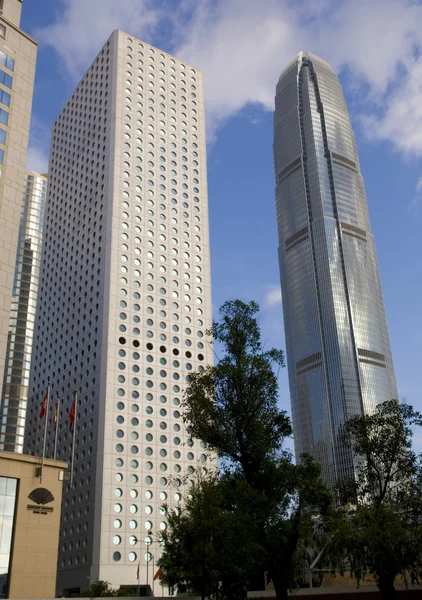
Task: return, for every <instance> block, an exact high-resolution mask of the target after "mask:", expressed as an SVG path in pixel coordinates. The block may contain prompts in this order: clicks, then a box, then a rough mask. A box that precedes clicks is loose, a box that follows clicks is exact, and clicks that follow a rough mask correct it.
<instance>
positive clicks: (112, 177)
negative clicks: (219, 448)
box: [25, 31, 212, 595]
mask: <svg viewBox="0 0 422 600" xmlns="http://www.w3.org/2000/svg"><path fill="white" fill-rule="evenodd" d="M210 324H211V290H210V256H209V239H208V206H207V176H206V147H205V122H204V106H203V91H202V74H201V72H200V71H198V70H197V69H195V68H192V67H191V66H190V65H188V64H186V63H184V62H183V61H180V60H178V59H176V58H174V57H172V56H169V55H168V54H166V53H164V52H162V51H160V50H157V49H156V48H153V47H151V46H149V45H148V44H145V43H144V42H141V41H140V40H138V39H135V38H134V37H133V36H130V35H128V34H126V33H123V32H122V31H115V32H113V34H112V35H111V37H110V38H109V40H108V42H107V43H106V45H105V46H104V48H103V49H102V50H101V52H100V53H99V54H98V56H97V58H96V59H95V60H94V62H93V63H92V65H91V66H90V68H89V69H88V71H87V73H86V74H85V75H84V77H83V78H82V80H81V82H80V83H79V85H78V86H77V88H76V90H75V91H74V93H73V94H72V96H71V98H70V100H69V101H68V102H67V103H66V105H65V107H64V108H63V110H62V111H61V113H60V114H59V116H58V118H57V119H56V121H55V123H54V126H53V133H52V140H51V153H50V171H49V189H48V198H47V206H46V217H45V228H44V243H43V254H42V263H41V280H40V288H39V303H38V308H37V317H36V327H35V338H34V354H33V365H32V371H31V383H30V393H29V397H30V401H29V407H28V416H27V434H26V443H25V449H26V451H27V452H30V453H34V454H40V453H41V448H42V442H43V425H44V421H43V420H40V418H39V413H40V410H39V407H40V403H41V401H42V398H43V395H44V394H45V391H46V389H47V386H50V391H51V393H50V407H49V412H48V419H49V422H48V436H47V453H46V454H47V456H49V457H51V456H53V451H54V437H55V436H54V423H53V416H54V410H55V405H56V402H57V400H58V399H60V403H61V404H60V411H59V421H58V436H57V437H58V444H57V448H58V449H57V458H58V459H60V460H69V461H70V459H71V450H72V434H71V431H70V430H69V420H68V414H69V411H70V408H71V405H72V401H73V394H74V392H76V393H77V398H78V405H77V418H76V445H75V463H74V478H73V485H72V486H70V482H65V485H64V504H63V510H62V525H61V536H60V547H59V565H58V593H59V594H61V593H63V591H64V590H69V589H72V588H73V589H74V588H81V589H86V587H87V586H88V585H89V584H90V583H92V582H94V581H97V580H106V581H109V582H110V583H111V584H112V585H113V586H118V585H124V584H133V585H136V584H137V582H138V578H137V571H138V567H139V581H140V583H141V584H145V583H146V581H147V578H149V583H150V585H151V584H152V579H153V575H154V572H155V571H156V566H154V565H155V563H156V561H157V560H158V557H159V555H160V546H159V537H160V535H159V533H160V531H161V530H163V529H165V528H166V516H165V514H163V511H162V509H161V507H162V504H163V503H164V502H167V503H169V504H170V505H175V504H177V503H178V502H180V500H181V499H182V496H183V493H185V492H186V490H187V489H188V488H189V481H190V479H191V478H192V477H194V472H195V470H197V469H198V468H202V469H203V468H207V467H206V462H207V459H206V455H205V451H204V449H203V447H202V445H201V443H200V442H199V441H196V440H195V441H193V442H191V441H190V440H189V436H188V435H187V433H186V431H185V429H184V426H183V422H182V419H181V406H180V405H181V402H182V398H183V391H184V389H185V387H186V385H187V383H186V378H187V376H188V374H189V372H190V371H194V370H197V369H198V368H203V367H204V366H205V365H206V364H209V363H210V362H212V350H211V348H210V347H209V346H208V345H207V343H206V342H205V336H204V333H205V330H206V329H207V328H208V327H209V326H210ZM204 463H205V465H204ZM149 532H151V533H149ZM156 587H157V589H156V590H155V593H156V595H159V594H160V592H161V587H160V586H158V582H156Z"/></svg>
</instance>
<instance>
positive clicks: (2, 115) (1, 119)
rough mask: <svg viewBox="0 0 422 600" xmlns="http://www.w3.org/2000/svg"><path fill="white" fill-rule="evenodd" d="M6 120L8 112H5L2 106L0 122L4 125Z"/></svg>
mask: <svg viewBox="0 0 422 600" xmlns="http://www.w3.org/2000/svg"><path fill="white" fill-rule="evenodd" d="M8 120H9V113H8V112H6V111H5V110H3V109H2V108H0V123H4V124H5V125H7V122H8Z"/></svg>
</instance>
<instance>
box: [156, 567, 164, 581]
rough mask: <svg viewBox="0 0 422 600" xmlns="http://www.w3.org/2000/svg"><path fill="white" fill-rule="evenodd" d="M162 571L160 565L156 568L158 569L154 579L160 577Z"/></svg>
mask: <svg viewBox="0 0 422 600" xmlns="http://www.w3.org/2000/svg"><path fill="white" fill-rule="evenodd" d="M162 572H163V569H162V568H161V567H160V568H159V569H158V571H157V572H156V574H155V575H154V581H156V580H157V579H158V578H159V577H160V575H161V573H162Z"/></svg>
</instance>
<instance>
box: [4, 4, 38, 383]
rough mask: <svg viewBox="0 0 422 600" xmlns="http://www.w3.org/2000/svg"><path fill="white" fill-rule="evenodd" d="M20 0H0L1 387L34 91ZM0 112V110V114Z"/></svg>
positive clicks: (31, 48)
mask: <svg viewBox="0 0 422 600" xmlns="http://www.w3.org/2000/svg"><path fill="white" fill-rule="evenodd" d="M21 9H22V2H21V0H0V62H1V58H2V57H3V55H7V57H9V58H11V59H12V60H13V61H14V65H13V68H10V67H11V65H12V64H13V63H10V61H9V66H5V65H4V64H0V70H1V71H2V73H6V75H8V76H11V77H12V78H13V81H12V86H11V87H9V86H8V85H5V84H4V83H1V79H2V77H3V75H2V73H0V75H1V77H0V97H1V95H2V92H3V91H4V92H6V93H7V94H10V97H11V98H10V104H9V106H6V105H4V104H3V103H2V102H0V109H2V110H3V111H5V112H6V113H8V115H7V123H4V122H0V129H2V130H5V131H6V138H5V140H4V142H5V143H1V142H0V151H3V152H4V154H3V152H0V154H3V164H0V390H1V387H2V385H3V372H4V364H5V356H6V346H7V333H8V328H9V318H10V306H11V301H12V288H13V277H14V271H15V262H16V248H17V242H18V232H19V221H20V215H21V207H22V197H23V190H24V182H25V170H26V154H27V147H28V135H29V124H30V117H31V106H32V93H33V89H34V76H35V62H36V54H37V43H36V42H35V40H33V39H32V38H31V37H29V36H28V35H27V34H26V33H24V32H23V31H22V30H21V29H20V28H19V24H20V13H21ZM2 114H3V116H4V113H2Z"/></svg>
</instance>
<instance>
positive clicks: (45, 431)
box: [40, 386, 50, 483]
mask: <svg viewBox="0 0 422 600" xmlns="http://www.w3.org/2000/svg"><path fill="white" fill-rule="evenodd" d="M49 404H50V386H48V387H47V407H46V413H45V417H44V418H45V423H44V442H43V446H42V459H41V470H40V483H42V472H43V468H44V458H45V445H46V442H47V421H48V406H49Z"/></svg>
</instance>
